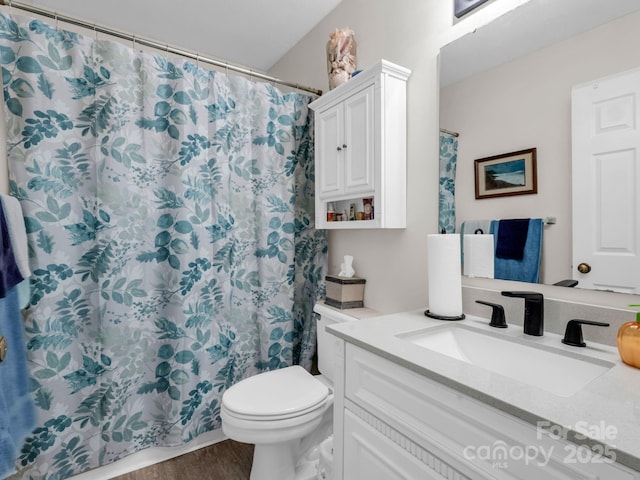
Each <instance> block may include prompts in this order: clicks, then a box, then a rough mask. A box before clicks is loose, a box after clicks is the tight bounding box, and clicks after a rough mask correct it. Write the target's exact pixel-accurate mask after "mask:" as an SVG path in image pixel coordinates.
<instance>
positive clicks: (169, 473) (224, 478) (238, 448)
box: [112, 440, 253, 480]
mask: <svg viewBox="0 0 640 480" xmlns="http://www.w3.org/2000/svg"><path fill="white" fill-rule="evenodd" d="M252 461H253V445H249V444H246V443H239V442H234V441H233V440H225V441H223V442H219V443H216V444H215V445H211V446H209V447H205V448H201V449H199V450H196V451H195V452H191V453H187V454H185V455H181V456H179V457H176V458H172V459H171V460H167V461H164V462H162V463H158V464H156V465H152V466H150V467H147V468H142V469H140V470H136V471H135V472H131V473H127V474H125V475H121V476H119V477H114V478H113V479H112V480H174V479H176V480H178V479H179V480H249V473H250V472H251V462H252Z"/></svg>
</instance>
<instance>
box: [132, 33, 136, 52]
mask: <svg viewBox="0 0 640 480" xmlns="http://www.w3.org/2000/svg"><path fill="white" fill-rule="evenodd" d="M131 42H132V43H133V45H132V46H133V51H134V52H135V51H136V36H135V35H131Z"/></svg>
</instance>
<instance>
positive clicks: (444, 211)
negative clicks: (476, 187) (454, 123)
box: [438, 132, 458, 233]
mask: <svg viewBox="0 0 640 480" xmlns="http://www.w3.org/2000/svg"><path fill="white" fill-rule="evenodd" d="M457 160H458V139H457V138H456V137H454V136H453V135H450V134H448V133H444V132H441V133H440V194H439V215H438V232H439V233H456V202H455V199H456V162H457Z"/></svg>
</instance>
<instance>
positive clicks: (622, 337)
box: [618, 304, 640, 368]
mask: <svg viewBox="0 0 640 480" xmlns="http://www.w3.org/2000/svg"><path fill="white" fill-rule="evenodd" d="M629 306H630V307H640V305H636V304H632V305H629ZM618 353H620V358H621V359H622V361H623V362H624V363H626V364H627V365H630V366H632V367H636V368H640V312H638V313H637V315H636V321H635V322H626V323H623V324H622V325H621V326H620V329H619V330H618Z"/></svg>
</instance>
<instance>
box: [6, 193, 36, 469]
mask: <svg viewBox="0 0 640 480" xmlns="http://www.w3.org/2000/svg"><path fill="white" fill-rule="evenodd" d="M22 280H23V278H22V276H21V275H20V272H19V270H18V267H17V265H16V261H15V257H14V256H13V250H12V248H11V242H10V238H9V232H8V229H7V224H6V222H5V217H4V212H3V211H2V204H1V203H0V293H1V294H2V295H1V296H0V335H2V336H3V337H4V338H5V340H6V342H7V354H6V356H5V359H4V361H3V362H2V363H0V478H5V477H6V476H7V475H9V474H11V473H13V472H14V465H15V462H16V460H17V459H18V455H19V453H20V449H21V448H22V445H23V443H24V441H25V439H26V437H27V435H29V434H30V433H31V431H32V430H33V428H34V427H35V425H36V416H35V415H36V414H35V405H34V402H33V399H32V397H31V393H30V391H29V371H28V368H27V345H26V342H25V338H24V324H23V322H22V315H21V313H20V304H19V298H18V287H17V285H18V284H19V283H20V282H22Z"/></svg>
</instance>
